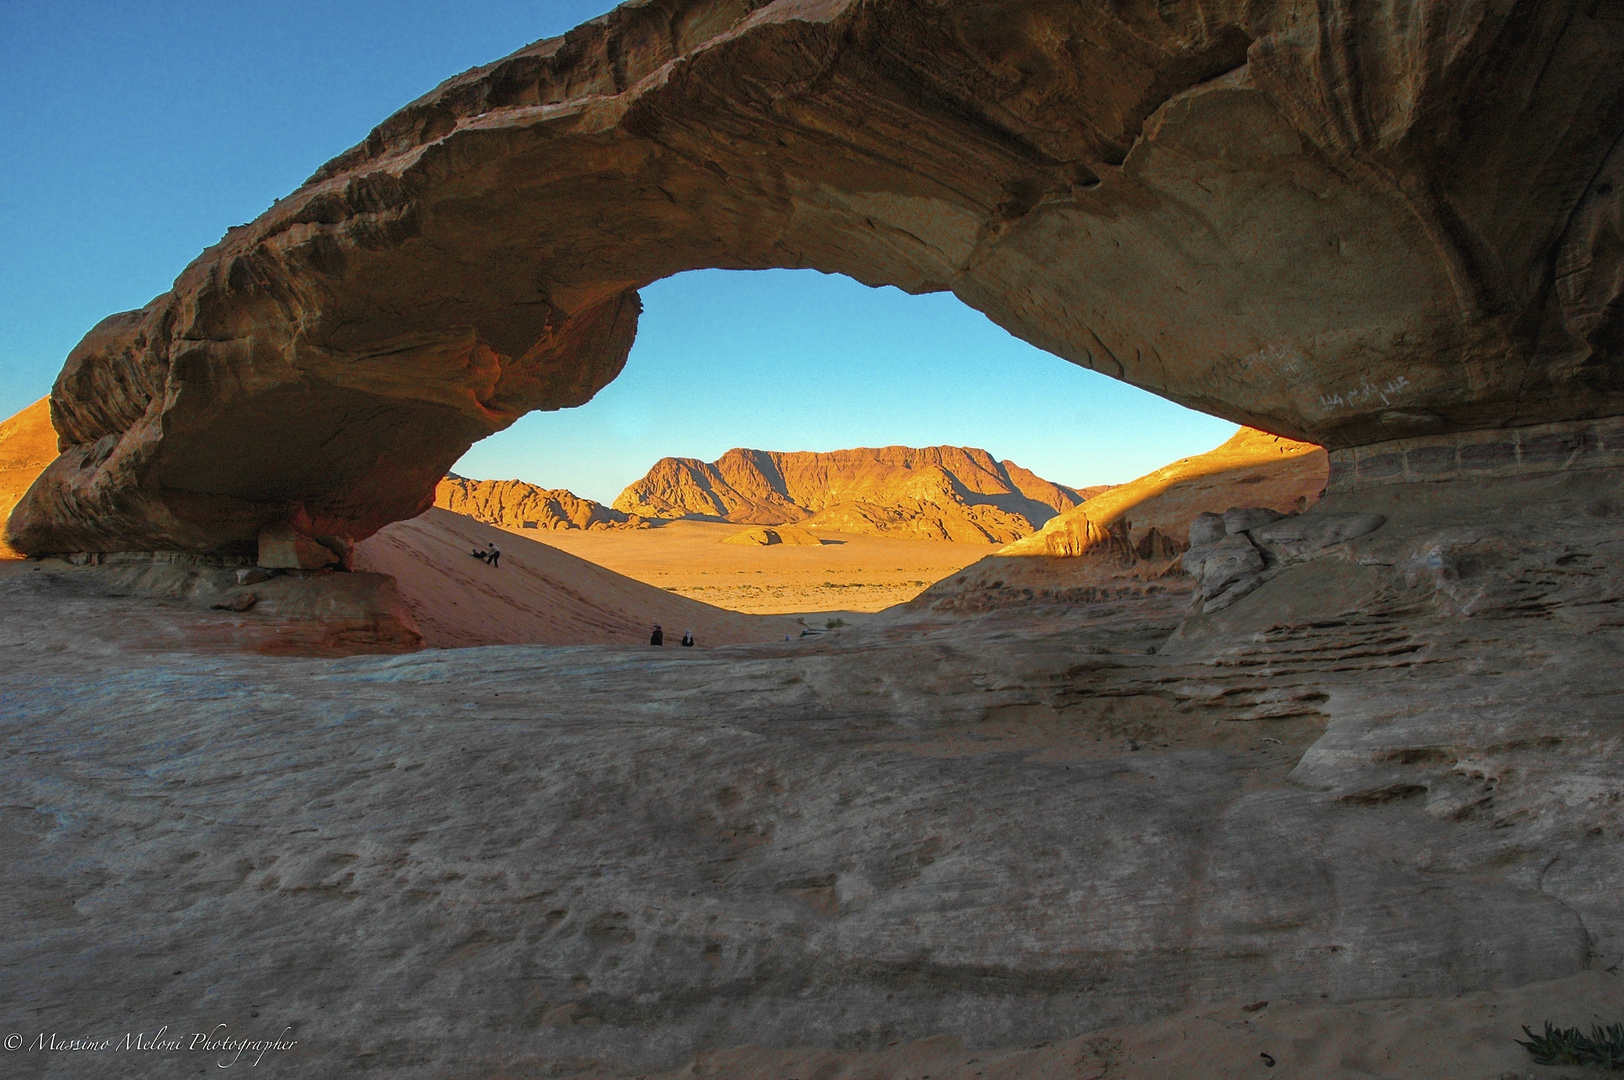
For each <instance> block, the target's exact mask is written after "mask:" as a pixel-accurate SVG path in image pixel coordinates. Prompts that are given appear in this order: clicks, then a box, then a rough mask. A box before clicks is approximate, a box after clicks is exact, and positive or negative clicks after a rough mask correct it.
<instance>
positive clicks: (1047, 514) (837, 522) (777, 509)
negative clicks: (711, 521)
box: [615, 446, 1084, 544]
mask: <svg viewBox="0 0 1624 1080" xmlns="http://www.w3.org/2000/svg"><path fill="white" fill-rule="evenodd" d="M1083 499H1084V496H1083V494H1082V493H1081V492H1079V491H1077V490H1075V489H1073V488H1069V487H1066V486H1064V485H1062V484H1056V483H1054V482H1052V481H1049V480H1045V479H1043V478H1042V477H1041V476H1038V475H1037V474H1036V473H1034V472H1032V471H1031V470H1030V469H1023V468H1021V467H1020V466H1019V465H1017V464H1015V463H1014V462H1013V461H999V460H998V459H997V458H994V457H993V456H992V455H991V454H989V453H987V451H985V450H977V449H975V448H973V447H967V446H966V447H961V446H927V447H923V448H918V449H916V448H914V447H909V446H884V447H879V448H877V449H876V448H868V447H862V448H858V449H854V450H833V451H828V452H824V453H812V452H809V451H792V452H788V453H784V452H779V451H773V450H744V449H734V450H729V451H728V452H727V453H726V454H723V455H722V456H721V458H719V459H718V460H716V461H709V462H706V461H696V460H694V459H693V458H661V459H660V460H659V461H658V462H656V463H655V464H654V467H653V468H651V469H650V470H649V471H648V474H647V475H646V476H644V477H643V478H642V479H640V480H638V481H637V482H636V483H634V484H632V485H630V486H629V487H627V488H626V490H625V491H623V492H621V494H620V497H619V498H618V499H616V500H615V507H616V509H618V510H623V511H626V512H628V513H635V514H642V515H645V516H648V517H658V518H681V517H704V518H715V519H720V520H724V521H736V522H739V523H740V524H752V525H779V524H786V523H799V524H801V525H804V526H807V527H809V528H817V527H822V528H826V529H835V530H838V531H840V532H851V533H870V534H877V535H886V536H908V537H915V538H919V539H928V540H955V541H962V542H969V543H1000V544H1002V543H1008V542H1009V541H1011V540H1015V539H1018V538H1020V537H1022V536H1026V535H1028V534H1030V533H1032V532H1033V531H1034V530H1036V529H1037V528H1039V527H1040V526H1042V525H1043V523H1044V522H1046V521H1048V520H1050V519H1051V518H1053V517H1054V516H1055V515H1056V514H1058V513H1061V512H1063V511H1066V510H1070V509H1072V508H1073V507H1075V506H1078V505H1080V504H1081V503H1082V502H1083Z"/></svg>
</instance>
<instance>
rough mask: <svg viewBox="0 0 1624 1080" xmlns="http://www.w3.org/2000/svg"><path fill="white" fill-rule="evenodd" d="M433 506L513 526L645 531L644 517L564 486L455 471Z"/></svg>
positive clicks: (436, 494)
mask: <svg viewBox="0 0 1624 1080" xmlns="http://www.w3.org/2000/svg"><path fill="white" fill-rule="evenodd" d="M434 505H435V506H438V507H440V508H441V509H443V510H450V511H451V512H452V513H453V514H462V515H464V516H466V517H471V518H474V519H476V520H478V521H483V522H486V523H488V524H491V525H501V526H505V527H507V528H510V529H646V528H648V522H646V521H644V520H643V519H642V518H639V517H635V516H632V515H627V514H623V513H621V512H620V511H619V510H615V509H612V508H610V507H607V506H605V505H603V504H602V503H601V502H595V501H593V500H592V499H583V498H581V497H580V496H579V495H576V494H575V493H574V492H573V491H568V490H565V489H564V488H542V487H537V486H536V485H534V484H527V483H525V482H524V481H523V480H469V479H467V478H466V477H461V476H457V475H455V474H452V475H450V476H447V477H446V478H445V479H444V480H441V481H440V483H439V485H438V486H437V487H436V488H435V489H434Z"/></svg>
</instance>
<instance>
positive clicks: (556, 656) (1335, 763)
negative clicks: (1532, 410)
mask: <svg viewBox="0 0 1624 1080" xmlns="http://www.w3.org/2000/svg"><path fill="white" fill-rule="evenodd" d="M1606 475H1607V474H1605V473H1583V474H1571V475H1570V476H1568V477H1567V478H1556V479H1544V480H1525V481H1516V482H1506V483H1503V484H1500V485H1498V486H1497V487H1496V489H1495V490H1494V494H1493V498H1492V500H1490V501H1486V500H1485V497H1484V496H1483V494H1482V493H1481V489H1473V488H1469V487H1464V486H1457V485H1450V484H1434V485H1415V486H1412V487H1400V488H1395V489H1383V490H1382V491H1380V492H1379V493H1377V494H1370V495H1362V496H1332V497H1331V498H1330V499H1328V500H1327V501H1326V505H1325V506H1323V507H1322V508H1319V509H1316V510H1315V511H1314V513H1315V514H1318V513H1321V512H1324V513H1346V512H1366V513H1380V514H1382V515H1383V516H1384V517H1385V518H1386V523H1385V524H1384V525H1383V526H1382V527H1381V528H1380V529H1378V530H1376V531H1375V532H1373V533H1370V534H1368V535H1366V536H1363V537H1360V538H1358V539H1355V540H1353V541H1350V542H1348V543H1345V544H1339V545H1335V546H1334V547H1332V548H1330V549H1327V550H1326V551H1324V552H1323V553H1321V554H1320V556H1319V557H1317V558H1314V559H1311V560H1309V561H1306V562H1303V563H1301V564H1299V565H1296V566H1293V567H1290V568H1287V569H1285V570H1284V571H1283V572H1281V573H1279V574H1278V575H1276V576H1273V577H1272V578H1270V580H1268V581H1267V582H1265V583H1264V584H1263V585H1262V586H1261V587H1260V588H1257V589H1256V590H1255V591H1253V592H1251V593H1250V594H1249V595H1247V596H1245V597H1243V598H1242V599H1240V600H1239V601H1238V602H1236V603H1234V604H1233V605H1231V606H1228V607H1226V608H1224V609H1222V610H1220V611H1217V612H1215V613H1213V614H1210V615H1195V616H1190V615H1189V612H1190V607H1189V605H1190V600H1191V596H1190V589H1191V588H1192V583H1191V581H1190V579H1188V578H1179V577H1176V576H1174V577H1163V578H1161V579H1158V580H1152V581H1148V582H1147V581H1142V580H1139V579H1136V578H1133V577H1128V576H1119V577H1112V572H1111V569H1110V567H1109V566H1108V565H1105V564H1102V570H1101V575H1102V576H1101V578H1100V582H1099V589H1098V591H1097V592H1096V594H1095V598H1094V599H1093V601H1092V602H1087V603H1072V604H1048V605H1033V604H1030V603H1028V604H1018V603H1017V604H1004V605H1002V606H1000V605H988V606H987V607H986V609H985V613H983V614H980V615H965V614H964V611H963V610H959V611H944V610H940V609H935V608H932V607H931V606H929V605H927V604H925V603H921V604H919V605H918V606H917V607H915V608H910V609H905V610H903V611H899V612H894V613H892V614H891V615H889V616H887V617H885V618H883V619H880V620H877V621H874V622H871V623H870V624H868V625H867V626H865V627H863V628H861V629H857V628H849V629H846V630H843V631H840V632H838V633H834V634H827V635H824V636H822V637H820V638H816V639H805V640H798V641H796V642H793V643H779V644H772V645H758V646H740V647H735V648H728V649H717V650H707V651H698V652H690V653H684V652H681V651H676V650H665V651H663V652H661V653H659V654H654V653H652V652H650V651H649V650H647V649H636V648H612V647H602V646H598V647H581V648H546V647H538V646H508V647H499V648H483V649H467V650H449V651H424V652H418V653H413V654H407V655H396V656H357V657H349V658H341V659H321V658H289V657H267V656H250V655H243V654H242V653H241V652H239V651H234V650H233V649H231V648H229V647H228V645H227V643H226V642H224V640H223V639H221V640H219V641H211V640H210V637H209V635H207V634H204V635H199V634H197V633H195V632H188V633H184V634H182V633H178V632H175V631H174V630H173V629H172V628H173V627H174V626H175V625H177V624H180V623H186V622H187V621H188V620H193V619H196V618H201V617H202V616H198V615H195V614H194V613H191V612H189V611H186V610H182V609H180V608H178V607H176V608H169V607H164V606H163V605H162V604H155V603H154V602H152V601H148V600H141V599H138V598H136V597H132V596H108V595H105V594H106V593H107V592H110V591H115V592H116V591H117V590H112V589H108V588H106V587H104V585H103V584H102V583H103V582H104V581H105V580H106V579H105V577H104V575H105V574H106V572H107V568H105V567H104V568H94V567H91V568H70V567H66V566H60V565H59V566H54V567H53V566H52V565H50V564H43V563H41V564H11V565H10V567H8V569H7V571H6V573H5V574H4V575H3V577H0V596H3V605H0V611H3V621H0V650H3V652H4V654H5V656H6V658H7V663H6V668H7V675H6V678H5V683H4V691H3V694H4V696H3V708H0V716H3V723H4V725H5V726H4V732H3V747H4V749H3V751H0V754H3V757H0V762H3V764H0V768H3V769H4V777H5V779H4V787H3V790H4V791H5V792H6V799H5V809H4V817H3V822H4V831H3V833H0V837H3V839H0V845H3V847H4V850H5V852H6V859H7V864H8V867H9V879H8V885H7V888H6V890H5V891H4V893H3V894H0V895H3V897H4V903H5V905H6V908H7V910H6V912H5V916H6V917H5V921H4V923H3V925H4V926H5V927H6V932H5V938H4V944H3V948H0V1017H4V1018H5V1023H6V1024H7V1025H9V1026H8V1028H7V1031H8V1033H9V1032H12V1031H15V1032H17V1033H18V1034H20V1035H22V1036H24V1040H25V1042H27V1041H29V1040H33V1039H35V1038H36V1036H38V1035H39V1034H41V1033H44V1034H45V1035H47V1036H48V1035H49V1034H50V1033H53V1032H54V1033H56V1034H57V1036H59V1037H60V1038H63V1039H67V1038H73V1037H85V1038H109V1039H114V1041H115V1042H117V1041H118V1040H123V1039H124V1038H125V1037H126V1036H127V1035H128V1034H129V1033H131V1032H136V1033H142V1032H144V1033H147V1034H148V1035H149V1036H150V1035H151V1033H153V1032H155V1031H157V1030H158V1029H159V1028H160V1027H162V1026H163V1025H165V1024H168V1025H170V1028H171V1032H173V1031H183V1032H185V1033H186V1037H187V1038H188V1039H189V1038H190V1036H191V1033H192V1032H194V1031H198V1030H204V1029H207V1028H211V1027H212V1026H213V1025H216V1024H225V1025H227V1030H228V1032H229V1033H231V1034H234V1035H238V1036H260V1037H266V1038H269V1037H271V1036H273V1035H275V1034H276V1033H278V1032H282V1031H284V1030H287V1031H288V1032H289V1034H288V1035H287V1038H290V1039H296V1040H297V1043H298V1045H297V1046H296V1047H295V1048H294V1049H292V1050H286V1051H281V1050H272V1051H269V1052H268V1057H267V1060H266V1061H265V1062H264V1063H262V1064H261V1066H260V1068H262V1069H272V1068H274V1072H275V1073H276V1074H277V1075H290V1076H323V1077H325V1076H333V1075H345V1074H350V1073H356V1074H359V1073H363V1072H367V1071H373V1072H377V1073H379V1074H381V1075H388V1076H392V1077H450V1076H458V1077H461V1076H493V1077H494V1076H545V1075H560V1074H562V1073H567V1072H575V1071H581V1070H588V1071H592V1072H595V1073H602V1074H605V1075H619V1074H629V1073H642V1072H653V1071H665V1070H688V1072H689V1074H690V1075H691V1074H694V1073H698V1074H700V1075H752V1076H753V1075H761V1076H767V1075H784V1076H790V1075H796V1076H799V1075H803V1073H802V1072H801V1070H803V1069H804V1070H805V1072H806V1073H807V1074H810V1073H813V1072H816V1073H817V1074H818V1075H830V1076H834V1075H852V1076H856V1075H864V1076H917V1075H921V1074H922V1073H923V1072H927V1071H928V1072H929V1074H930V1075H932V1076H936V1075H938V1073H937V1072H935V1071H932V1070H933V1069H938V1068H939V1069H940V1070H941V1073H940V1075H942V1076H948V1075H962V1076H965V1077H970V1076H974V1075H977V1074H978V1073H984V1074H985V1075H988V1076H994V1075H1011V1076H1013V1075H1022V1076H1025V1075H1034V1076H1035V1075H1051V1074H1052V1075H1067V1076H1158V1075H1175V1074H1177V1075H1198V1073H1195V1072H1189V1071H1183V1072H1159V1071H1158V1069H1161V1068H1163V1067H1164V1066H1163V1065H1159V1064H1158V1062H1166V1063H1175V1062H1180V1061H1182V1062H1184V1063H1185V1065H1183V1066H1180V1068H1181V1069H1191V1068H1197V1067H1199V1068H1204V1069H1205V1070H1206V1071H1205V1072H1202V1073H1199V1075H1212V1076H1242V1075H1245V1076H1252V1075H1269V1076H1350V1077H1353V1076H1358V1077H1366V1076H1384V1077H1385V1076H1411V1075H1427V1076H1435V1077H1462V1078H1478V1077H1493V1076H1500V1075H1502V1074H1503V1073H1505V1072H1506V1071H1507V1070H1511V1071H1512V1073H1513V1075H1520V1074H1518V1073H1517V1072H1516V1070H1518V1069H1523V1070H1524V1071H1526V1072H1528V1073H1529V1074H1530V1075H1535V1074H1537V1075H1547V1074H1548V1075H1561V1071H1560V1070H1551V1069H1544V1070H1540V1069H1537V1068H1536V1067H1535V1066H1532V1065H1531V1064H1528V1058H1527V1057H1526V1055H1524V1054H1523V1053H1522V1051H1521V1050H1519V1049H1518V1048H1517V1047H1516V1046H1515V1045H1514V1044H1513V1043H1512V1042H1511V1039H1512V1037H1513V1036H1516V1035H1518V1034H1520V1032H1519V1027H1520V1025H1521V1024H1523V1023H1529V1024H1533V1025H1535V1026H1536V1027H1537V1026H1538V1025H1539V1024H1540V1023H1542V1022H1543V1020H1545V1019H1547V1018H1550V1019H1553V1020H1557V1021H1559V1022H1566V1023H1581V1022H1583V1023H1589V1022H1591V1019H1592V1018H1594V1019H1595V1020H1598V1021H1605V1022H1610V1021H1612V1020H1618V1019H1624V993H1621V991H1620V984H1619V980H1618V978H1617V976H1616V974H1615V972H1616V970H1617V968H1618V965H1619V964H1620V962H1621V960H1624V905H1620V903H1619V901H1618V896H1619V894H1620V884H1621V878H1624V858H1621V857H1620V853H1619V842H1620V836H1621V835H1624V814H1621V810H1620V807H1621V798H1624V770H1621V768H1620V760H1619V749H1618V748H1619V740H1620V719H1619V717H1620V715H1621V712H1620V701H1619V697H1620V694H1621V690H1624V687H1621V685H1620V683H1619V680H1618V679H1617V677H1616V674H1615V672H1616V671H1617V670H1618V663H1619V643H1620V636H1619V627H1620V624H1621V622H1624V616H1621V615H1620V614H1619V604H1620V601H1621V600H1624V568H1621V567H1620V565H1619V554H1618V553H1619V551H1620V550H1621V546H1624V490H1620V488H1621V487H1624V485H1618V484H1612V483H1608V482H1606V481H1605V480H1604V478H1605V477H1606ZM221 617H224V616H223V615H222V616H221ZM166 627H169V628H171V629H165V628H166ZM1519 988H1520V989H1519ZM1459 995H1466V996H1465V997H1458V996H1459ZM1259 1002H1268V1003H1269V1004H1268V1005H1259V1004H1258V1003H1259ZM1242 1006H1256V1008H1252V1009H1251V1010H1250V1011H1247V1010H1246V1009H1243V1008H1242ZM1192 1039H1193V1040H1194V1041H1195V1043H1196V1044H1197V1048H1198V1049H1191V1048H1188V1047H1186V1048H1184V1049H1179V1045H1182V1044H1183V1043H1186V1042H1189V1041H1191V1040H1192ZM953 1040H957V1041H953ZM1044 1043H1049V1044H1053V1045H1050V1046H1048V1047H1040V1048H1038V1049H1030V1048H1032V1047H1033V1046H1034V1044H1044ZM1175 1044H1178V1045H1175ZM1022 1047H1025V1048H1028V1049H1026V1050H1020V1049H1019V1048H1022ZM117 1052H118V1051H116V1050H111V1049H110V1050H106V1051H88V1052H57V1053H52V1052H49V1051H45V1050H34V1051H31V1050H28V1049H27V1048H26V1047H25V1048H24V1049H23V1050H19V1051H17V1052H15V1053H14V1054H12V1055H10V1056H8V1058H7V1060H6V1067H7V1074H8V1075H16V1076H19V1077H30V1078H32V1077H45V1076H78V1075H86V1076H89V1075H98V1076H100V1075H109V1073H108V1069H109V1067H110V1066H109V1065H108V1060H109V1059H108V1058H107V1057H106V1055H107V1054H111V1053H117ZM1264 1054H1267V1055H1269V1060H1272V1061H1274V1062H1275V1063H1276V1065H1277V1067H1276V1068H1275V1069H1274V1070H1273V1071H1271V1072H1262V1071H1260V1070H1262V1069H1264V1068H1267V1067H1268V1066H1267V1064H1266V1061H1265V1059H1264V1058H1263V1057H1262V1056H1261V1055H1264ZM1180 1055H1182V1057H1181V1056H1180ZM212 1065H213V1062H212V1060H209V1059H206V1057H205V1056H203V1055H201V1054H200V1052H187V1051H181V1050H174V1051H151V1052H147V1053H146V1054H144V1055H143V1054H138V1053H134V1052H128V1051H126V1052H123V1056H122V1057H119V1058H117V1059H116V1061H114V1066H116V1074H117V1075H121V1076H170V1075H175V1074H178V1073H179V1072H182V1071H187V1070H191V1071H207V1067H212ZM926 1066H930V1068H926ZM1167 1067H1169V1068H1170V1067H1171V1065H1170V1064H1169V1065H1168V1066H1167ZM785 1070H790V1071H785ZM1418 1070H1419V1071H1418Z"/></svg>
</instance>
